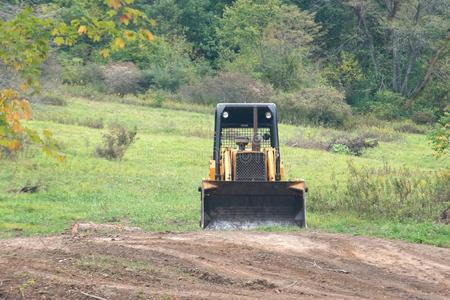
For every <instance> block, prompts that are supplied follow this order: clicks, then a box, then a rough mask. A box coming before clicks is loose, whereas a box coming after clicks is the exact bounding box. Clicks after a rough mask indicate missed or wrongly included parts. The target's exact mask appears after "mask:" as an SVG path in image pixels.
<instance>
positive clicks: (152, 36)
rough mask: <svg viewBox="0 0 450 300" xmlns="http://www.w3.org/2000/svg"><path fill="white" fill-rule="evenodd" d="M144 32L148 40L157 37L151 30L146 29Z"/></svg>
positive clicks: (150, 40)
mask: <svg viewBox="0 0 450 300" xmlns="http://www.w3.org/2000/svg"><path fill="white" fill-rule="evenodd" d="M143 33H144V37H145V38H146V39H147V41H149V42H152V41H153V40H154V39H155V36H154V35H153V34H152V33H151V32H150V31H148V30H144V31H143Z"/></svg>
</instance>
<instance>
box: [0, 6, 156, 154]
mask: <svg viewBox="0 0 450 300" xmlns="http://www.w3.org/2000/svg"><path fill="white" fill-rule="evenodd" d="M133 2H134V0H127V1H125V2H122V1H118V0H106V1H74V3H75V4H74V5H78V6H79V7H82V8H83V9H84V10H82V11H83V13H82V14H81V15H80V16H79V17H80V18H74V19H72V20H68V22H65V21H64V20H63V21H59V22H54V21H52V20H50V19H44V18H39V17H38V16H36V15H35V14H33V10H32V9H31V8H25V9H23V10H22V11H20V12H19V13H18V14H17V15H16V16H15V17H14V18H13V19H12V20H10V21H3V20H0V40H1V41H2V47H0V61H1V62H2V63H3V64H5V65H6V66H7V67H10V68H13V69H14V70H15V71H16V72H18V73H19V74H20V75H21V77H22V78H23V80H24V82H23V83H22V84H21V86H20V89H21V92H25V91H26V90H28V88H29V87H31V88H32V89H34V90H36V91H39V87H40V86H39V81H38V80H39V75H40V71H41V70H40V66H41V64H42V63H43V62H44V61H45V60H46V59H47V54H48V51H49V45H50V37H53V43H54V44H55V45H57V46H62V45H66V46H73V45H74V44H75V43H76V42H77V40H79V39H81V38H87V39H88V40H90V41H91V42H93V43H98V42H103V43H104V44H105V43H106V46H104V47H103V48H102V49H101V50H100V52H99V53H100V54H101V55H102V56H103V57H108V56H109V55H110V52H111V51H117V50H118V49H122V48H124V47H125V45H126V42H128V41H134V40H136V39H141V40H146V41H150V42H151V41H153V39H154V37H153V34H152V33H151V32H150V31H149V30H148V29H146V27H148V25H150V24H151V23H152V22H151V20H149V19H148V18H147V16H146V15H145V14H143V13H142V12H141V11H139V10H137V9H135V8H133V7H132V4H133ZM11 88H12V87H11ZM21 117H23V118H24V119H29V118H30V109H29V106H28V102H27V101H24V100H21V99H20V95H19V92H18V91H16V90H14V89H4V90H2V91H1V102H0V144H1V147H4V148H5V147H6V148H7V149H8V150H9V151H17V150H19V149H20V148H21V147H22V144H21V143H20V142H19V138H22V137H28V138H29V140H30V141H31V142H33V143H38V144H40V145H41V146H42V149H43V150H44V151H45V152H46V153H48V154H50V155H54V156H56V157H57V159H58V160H60V161H62V160H63V159H64V156H62V155H61V154H58V152H57V148H56V144H55V143H54V141H53V139H52V134H51V132H50V131H49V130H46V131H44V137H43V138H41V137H40V136H39V135H38V134H37V133H36V132H34V131H33V130H31V129H26V128H24V127H23V126H22V125H21V123H20V119H21Z"/></svg>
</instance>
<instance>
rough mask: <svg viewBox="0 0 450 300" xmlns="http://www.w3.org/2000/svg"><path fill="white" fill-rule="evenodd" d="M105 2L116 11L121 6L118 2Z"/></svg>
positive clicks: (108, 0)
mask: <svg viewBox="0 0 450 300" xmlns="http://www.w3.org/2000/svg"><path fill="white" fill-rule="evenodd" d="M106 2H107V4H108V6H109V7H111V8H112V9H118V8H119V7H120V6H121V4H120V0H106Z"/></svg>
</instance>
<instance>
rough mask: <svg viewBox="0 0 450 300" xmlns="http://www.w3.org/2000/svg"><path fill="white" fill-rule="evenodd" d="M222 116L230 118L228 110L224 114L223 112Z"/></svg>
mask: <svg viewBox="0 0 450 300" xmlns="http://www.w3.org/2000/svg"><path fill="white" fill-rule="evenodd" d="M222 117H223V118H224V119H226V118H228V112H227V111H224V112H223V114H222Z"/></svg>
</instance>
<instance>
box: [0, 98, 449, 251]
mask: <svg viewBox="0 0 450 300" xmlns="http://www.w3.org/2000/svg"><path fill="white" fill-rule="evenodd" d="M33 110H34V121H30V122H29V126H30V127H32V128H35V129H43V128H51V129H52V130H53V132H54V133H55V136H56V138H57V139H58V140H59V141H60V142H61V145H62V147H63V152H64V153H65V154H66V155H67V161H66V162H65V163H63V164H59V163H57V162H56V161H55V160H54V159H52V158H48V157H46V156H44V155H43V154H41V153H40V152H37V151H35V150H29V151H26V152H25V153H24V154H22V157H21V159H18V160H2V161H0V237H10V236H18V235H32V234H48V233H57V232H61V231H63V230H64V229H66V228H68V227H69V225H70V224H71V223H73V222H75V221H80V220H84V221H94V222H116V223H123V224H133V225H136V226H140V227H143V228H144V229H146V230H151V231H167V230H170V231H189V230H199V227H198V221H199V204H200V202H199V195H198V192H197V187H198V185H199V183H200V181H201V179H202V178H203V177H205V176H206V174H207V167H208V160H209V158H210V155H211V152H212V139H211V138H210V137H211V136H212V122H213V117H212V115H209V114H202V113H195V112H186V111H181V110H169V109H162V108H152V107H144V106H135V105H126V104H120V103H108V102H95V101H89V100H85V99H79V98H71V99H69V101H68V105H66V106H50V105H35V106H34V107H33ZM100 118H101V119H102V122H103V123H104V124H105V127H107V126H106V125H108V124H111V123H114V122H118V123H121V124H125V125H127V126H129V127H134V126H136V127H137V128H138V140H137V141H136V142H135V143H134V144H133V145H132V146H131V147H130V149H129V150H128V152H127V153H126V154H125V157H124V159H123V160H121V161H108V160H105V159H102V158H99V157H96V156H95V155H94V152H95V148H96V146H97V145H98V144H99V143H100V142H101V139H102V133H104V132H105V131H106V129H94V128H89V127H87V126H79V125H77V124H89V122H91V121H92V120H98V119H100ZM304 130H310V131H314V130H316V129H314V128H302V127H295V126H290V125H281V126H280V139H281V141H282V142H283V141H286V140H288V139H290V138H292V137H293V136H295V134H296V133H297V132H299V131H304ZM281 150H282V157H283V160H284V162H285V165H286V168H287V169H286V170H287V175H288V176H289V177H292V178H294V177H297V178H298V177H301V178H304V179H306V180H307V182H308V185H309V188H310V196H311V197H310V199H311V201H314V193H315V191H318V190H330V189H332V187H333V186H334V185H335V183H336V182H342V184H345V179H344V178H345V172H346V170H347V163H348V160H349V159H351V160H352V161H353V163H354V164H356V165H358V166H383V164H385V163H386V162H388V163H389V164H390V165H392V166H407V167H411V168H420V169H423V170H437V169H440V168H442V169H448V168H449V167H450V162H449V160H448V159H447V160H442V159H441V160H436V159H435V158H434V157H433V156H432V153H431V150H430V147H429V145H428V144H427V141H426V138H425V136H423V135H411V134H402V137H401V138H399V139H397V140H395V141H393V142H389V143H387V142H385V143H383V142H382V143H381V144H380V146H379V147H377V148H374V149H371V150H368V151H366V152H365V153H364V155H363V156H361V157H349V156H346V155H340V154H332V153H329V152H325V151H319V150H309V149H300V148H292V147H287V146H283V147H282V149H281ZM36 183H40V184H42V188H41V190H40V191H39V192H38V193H34V194H29V193H27V194H16V193H13V192H10V191H11V190H14V189H17V188H20V187H22V186H24V185H26V184H36ZM309 226H310V228H315V229H324V230H327V231H332V232H348V233H352V234H358V235H374V236H381V237H387V238H397V239H403V240H408V241H412V242H420V243H430V244H434V245H439V246H446V247H450V226H448V225H440V224H437V223H432V222H430V223H420V224H417V223H411V222H408V223H398V222H392V221H386V220H375V221H374V220H369V219H364V218H359V217H357V216H356V215H354V214H352V213H339V214H334V213H331V212H330V213H323V212H322V213H318V212H315V213H310V214H309ZM262 230H299V229H297V228H287V229H286V228H283V229H281V228H264V229H262Z"/></svg>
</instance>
